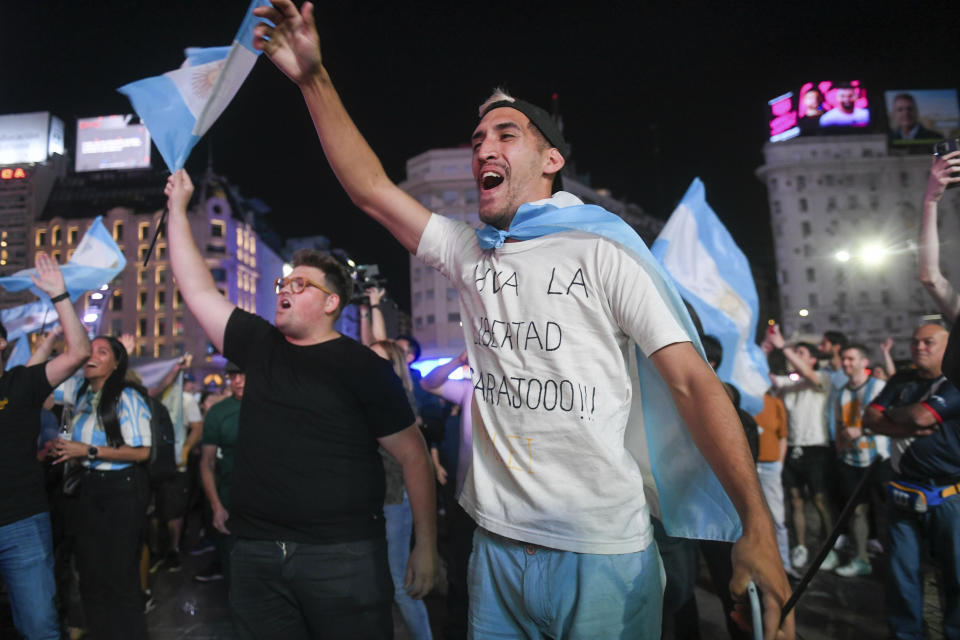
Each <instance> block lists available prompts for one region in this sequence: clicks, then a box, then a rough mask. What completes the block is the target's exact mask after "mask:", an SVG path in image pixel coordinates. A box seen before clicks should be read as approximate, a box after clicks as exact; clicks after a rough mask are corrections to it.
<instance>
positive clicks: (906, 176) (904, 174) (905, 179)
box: [900, 171, 910, 187]
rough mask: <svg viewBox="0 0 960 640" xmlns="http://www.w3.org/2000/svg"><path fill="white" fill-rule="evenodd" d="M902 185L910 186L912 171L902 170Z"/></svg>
mask: <svg viewBox="0 0 960 640" xmlns="http://www.w3.org/2000/svg"><path fill="white" fill-rule="evenodd" d="M900 186H901V187H909V186H910V173H909V172H907V171H901V172H900Z"/></svg>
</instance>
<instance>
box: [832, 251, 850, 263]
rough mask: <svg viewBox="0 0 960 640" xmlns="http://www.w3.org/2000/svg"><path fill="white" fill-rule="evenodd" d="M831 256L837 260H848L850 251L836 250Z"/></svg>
mask: <svg viewBox="0 0 960 640" xmlns="http://www.w3.org/2000/svg"><path fill="white" fill-rule="evenodd" d="M833 257H834V258H836V259H837V261H838V262H850V252H849V251H846V250H844V249H841V250H840V251H837V252H836V253H835V254H833Z"/></svg>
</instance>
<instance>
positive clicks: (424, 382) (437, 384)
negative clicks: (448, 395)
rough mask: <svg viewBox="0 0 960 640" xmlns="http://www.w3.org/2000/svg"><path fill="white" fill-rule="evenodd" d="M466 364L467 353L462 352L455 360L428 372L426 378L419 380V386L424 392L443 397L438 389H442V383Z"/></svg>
mask: <svg viewBox="0 0 960 640" xmlns="http://www.w3.org/2000/svg"><path fill="white" fill-rule="evenodd" d="M466 363H467V352H466V351H464V352H463V353H461V354H460V355H459V356H457V357H456V358H453V359H452V360H450V362H447V363H444V364H441V365H440V366H437V367H434V368H433V369H431V370H430V373H428V374H427V375H426V376H424V377H423V378H421V380H420V386H421V387H422V388H423V390H424V391H429V392H430V393H432V394H433V395H436V396H440V397H441V398H442V397H444V396H443V392H442V391H440V388H441V387H443V383H444V382H446V381H447V378H449V377H450V374H451V373H453V372H454V371H456V370H457V369H459V368H460V367H462V366H463V365H465V364H466Z"/></svg>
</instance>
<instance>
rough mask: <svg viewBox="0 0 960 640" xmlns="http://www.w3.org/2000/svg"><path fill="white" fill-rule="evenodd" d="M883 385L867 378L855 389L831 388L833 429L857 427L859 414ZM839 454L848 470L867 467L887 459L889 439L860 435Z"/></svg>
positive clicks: (859, 422) (888, 455) (861, 413)
mask: <svg viewBox="0 0 960 640" xmlns="http://www.w3.org/2000/svg"><path fill="white" fill-rule="evenodd" d="M885 384H886V383H885V382H884V381H883V380H878V379H877V378H874V377H870V378H868V379H867V381H866V382H865V383H863V384H862V385H860V386H859V387H857V388H856V389H851V388H850V387H848V386H846V385H844V386H842V387H840V388H839V389H835V390H834V397H833V406H832V409H833V412H832V413H833V419H834V420H836V428H837V429H842V428H844V427H859V426H861V420H862V419H863V412H864V411H865V410H866V409H867V406H869V404H870V402H871V401H872V400H873V399H874V398H875V397H877V394H879V393H880V391H881V390H882V389H883V387H884V385H885ZM839 453H840V460H841V461H843V463H844V464H848V465H850V466H851V467H869V466H870V465H871V464H872V463H873V461H874V460H875V459H876V458H877V457H880V458H883V459H886V458H889V457H890V438H888V437H887V436H882V435H871V436H860V437H859V438H857V439H856V440H854V441H853V442H852V443H851V444H850V446H849V447H844V448H843V449H841V450H840V452H839Z"/></svg>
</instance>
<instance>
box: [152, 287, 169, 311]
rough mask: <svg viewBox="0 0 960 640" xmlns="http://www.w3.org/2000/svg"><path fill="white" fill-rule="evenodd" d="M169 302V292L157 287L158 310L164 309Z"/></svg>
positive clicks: (155, 306)
mask: <svg viewBox="0 0 960 640" xmlns="http://www.w3.org/2000/svg"><path fill="white" fill-rule="evenodd" d="M166 304H167V292H166V291H164V290H163V289H157V304H156V305H154V308H155V309H157V310H158V311H159V310H161V309H163V308H164V307H165V306H166Z"/></svg>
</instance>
